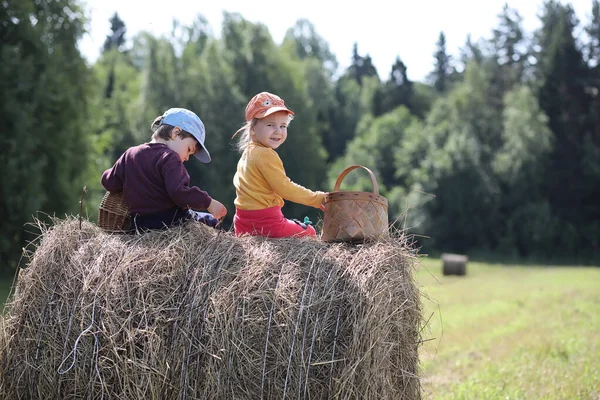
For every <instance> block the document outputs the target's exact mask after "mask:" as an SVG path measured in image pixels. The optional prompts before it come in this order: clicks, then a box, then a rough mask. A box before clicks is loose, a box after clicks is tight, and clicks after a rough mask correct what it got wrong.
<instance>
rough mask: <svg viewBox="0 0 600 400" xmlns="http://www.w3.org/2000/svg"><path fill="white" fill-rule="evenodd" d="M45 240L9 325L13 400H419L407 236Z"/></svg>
mask: <svg viewBox="0 0 600 400" xmlns="http://www.w3.org/2000/svg"><path fill="white" fill-rule="evenodd" d="M40 228H41V229H42V230H43V232H42V235H41V237H40V242H39V245H38V247H37V248H36V250H35V252H34V253H33V254H32V256H31V259H30V260H29V262H28V265H27V267H26V268H25V269H24V270H23V271H21V273H20V276H19V280H18V283H17V285H18V289H19V291H18V295H16V296H15V297H14V298H13V299H12V300H11V301H10V302H9V303H8V304H7V308H6V310H5V314H4V316H3V318H2V321H1V324H2V325H1V328H2V329H1V331H0V398H5V399H19V398H29V399H34V398H44V399H64V398H93V399H100V398H105V399H109V398H113V399H217V400H219V399H236V400H237V399H258V398H260V399H272V398H273V399H275V398H277V399H285V398H295V399H296V398H303V399H304V398H306V399H330V398H341V399H390V400H391V399H394V400H397V399H419V398H420V383H419V377H418V354H417V350H418V346H419V345H420V344H421V336H420V331H421V327H422V321H423V320H422V316H421V308H420V296H419V290H418V288H417V286H416V284H415V282H414V279H413V272H414V266H415V265H416V264H415V263H416V259H415V257H414V252H413V251H411V250H410V249H409V246H408V245H407V241H406V239H405V238H404V237H401V238H395V239H389V240H387V241H385V242H377V243H372V244H369V245H363V246H357V247H350V246H346V245H343V244H326V243H323V242H320V241H317V240H314V239H267V238H260V237H242V238H237V237H235V236H234V235H233V234H231V233H229V232H219V231H217V230H214V229H211V228H209V227H206V226H205V225H203V224H194V223H192V224H186V225H183V226H181V227H177V228H173V229H169V230H165V231H157V232H152V233H148V234H144V235H141V236H139V235H111V234H108V233H106V232H104V231H102V230H101V229H100V228H98V227H97V226H96V225H94V224H92V223H89V222H86V221H84V223H83V226H82V229H81V230H80V229H79V221H77V220H76V219H71V218H68V219H66V220H55V221H54V225H53V226H51V227H45V226H40Z"/></svg>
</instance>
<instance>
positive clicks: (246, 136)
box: [233, 118, 258, 153]
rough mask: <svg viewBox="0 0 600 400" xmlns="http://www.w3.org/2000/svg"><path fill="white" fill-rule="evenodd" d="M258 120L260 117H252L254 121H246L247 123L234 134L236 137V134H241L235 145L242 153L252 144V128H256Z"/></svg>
mask: <svg viewBox="0 0 600 400" xmlns="http://www.w3.org/2000/svg"><path fill="white" fill-rule="evenodd" d="M257 122H258V118H254V119H252V121H246V123H245V124H244V125H243V126H242V127H241V128H240V129H238V130H237V131H236V132H235V134H234V135H233V136H234V137H235V136H236V135H239V136H238V141H237V143H236V145H235V148H236V149H237V151H239V152H240V153H243V152H244V150H246V149H247V148H248V145H249V144H250V142H252V135H251V134H250V132H252V129H254V127H255V126H256V123H257Z"/></svg>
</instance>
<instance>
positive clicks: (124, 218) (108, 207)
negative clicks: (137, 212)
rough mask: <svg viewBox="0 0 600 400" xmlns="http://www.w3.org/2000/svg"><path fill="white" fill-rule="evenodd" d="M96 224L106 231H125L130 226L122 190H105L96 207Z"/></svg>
mask: <svg viewBox="0 0 600 400" xmlns="http://www.w3.org/2000/svg"><path fill="white" fill-rule="evenodd" d="M98 226H99V227H100V228H102V229H104V230H105V231H108V232H127V231H129V228H130V226H131V218H130V217H129V209H128V208H127V206H126V205H125V204H124V203H123V192H106V194H105V195H104V198H102V202H101V203H100V207H99V208H98Z"/></svg>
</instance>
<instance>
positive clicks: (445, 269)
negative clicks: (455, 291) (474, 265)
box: [442, 253, 469, 276]
mask: <svg viewBox="0 0 600 400" xmlns="http://www.w3.org/2000/svg"><path fill="white" fill-rule="evenodd" d="M467 261H469V258H468V257H467V256H465V255H461V254H450V253H444V254H442V273H443V274H444V275H460V276H463V275H465V274H466V273H467Z"/></svg>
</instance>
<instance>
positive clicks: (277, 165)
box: [255, 150, 325, 208]
mask: <svg viewBox="0 0 600 400" xmlns="http://www.w3.org/2000/svg"><path fill="white" fill-rule="evenodd" d="M255 162H256V166H257V167H258V168H259V170H260V172H261V173H262V174H263V176H264V177H265V179H266V180H267V182H268V183H269V186H271V189H273V191H274V192H275V193H277V194H278V195H279V196H281V197H283V198H284V199H286V200H289V201H292V202H294V203H298V204H304V205H307V206H311V207H315V208H321V205H322V204H323V202H324V201H325V193H324V192H315V191H312V190H310V189H307V188H305V187H304V186H301V185H298V184H297V183H294V182H292V180H291V179H290V178H288V176H287V175H286V173H285V169H284V168H283V162H282V161H281V159H280V158H279V156H278V155H277V153H276V152H275V151H273V150H266V151H263V152H261V154H260V156H259V157H257V159H256V161H255Z"/></svg>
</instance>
